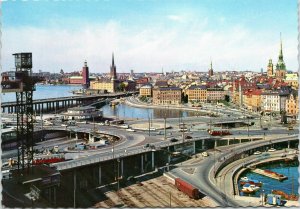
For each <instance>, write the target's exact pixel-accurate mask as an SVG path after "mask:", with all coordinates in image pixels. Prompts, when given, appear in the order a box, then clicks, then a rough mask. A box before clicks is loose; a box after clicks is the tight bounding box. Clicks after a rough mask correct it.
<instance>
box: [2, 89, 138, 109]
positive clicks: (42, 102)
mask: <svg viewBox="0 0 300 209" xmlns="http://www.w3.org/2000/svg"><path fill="white" fill-rule="evenodd" d="M135 93H136V92H120V93H112V94H100V95H84V96H69V97H59V98H47V99H37V100H33V109H34V111H35V112H37V113H39V112H49V111H55V110H59V109H60V108H67V107H72V106H76V105H84V104H90V103H92V102H95V101H96V100H99V99H108V98H119V97H123V96H129V95H133V94H135ZM16 105H17V103H16V102H3V103H2V104H1V108H2V112H8V113H15V112H16Z"/></svg>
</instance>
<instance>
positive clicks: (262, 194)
mask: <svg viewBox="0 0 300 209" xmlns="http://www.w3.org/2000/svg"><path fill="white" fill-rule="evenodd" d="M264 191H265V190H262V193H261V205H264Z"/></svg>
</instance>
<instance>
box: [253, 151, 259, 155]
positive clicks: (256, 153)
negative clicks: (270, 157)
mask: <svg viewBox="0 0 300 209" xmlns="http://www.w3.org/2000/svg"><path fill="white" fill-rule="evenodd" d="M253 154H254V155H260V154H261V152H260V151H256V152H254V153H253Z"/></svg>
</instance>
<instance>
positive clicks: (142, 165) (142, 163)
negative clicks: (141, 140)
mask: <svg viewBox="0 0 300 209" xmlns="http://www.w3.org/2000/svg"><path fill="white" fill-rule="evenodd" d="M141 173H144V154H142V155H141Z"/></svg>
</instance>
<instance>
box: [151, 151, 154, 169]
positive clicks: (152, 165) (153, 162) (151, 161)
mask: <svg viewBox="0 0 300 209" xmlns="http://www.w3.org/2000/svg"><path fill="white" fill-rule="evenodd" d="M151 157H152V160H151V162H152V170H154V152H152V156H151Z"/></svg>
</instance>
